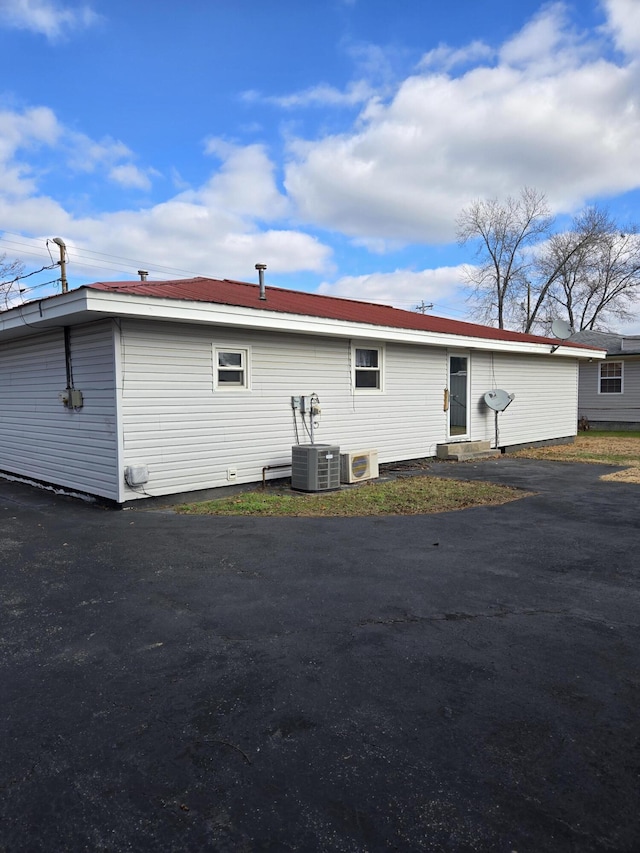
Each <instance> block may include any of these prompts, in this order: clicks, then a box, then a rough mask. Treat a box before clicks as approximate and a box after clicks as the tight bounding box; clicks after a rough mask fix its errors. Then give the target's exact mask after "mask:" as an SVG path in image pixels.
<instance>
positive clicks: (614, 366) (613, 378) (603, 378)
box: [600, 361, 622, 394]
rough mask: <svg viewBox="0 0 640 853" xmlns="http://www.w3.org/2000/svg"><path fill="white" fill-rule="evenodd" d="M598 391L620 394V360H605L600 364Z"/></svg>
mask: <svg viewBox="0 0 640 853" xmlns="http://www.w3.org/2000/svg"><path fill="white" fill-rule="evenodd" d="M600 393H601V394H622V362H621V361H605V362H602V363H601V364H600Z"/></svg>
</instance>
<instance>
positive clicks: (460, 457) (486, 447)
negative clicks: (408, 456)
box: [436, 441, 501, 462]
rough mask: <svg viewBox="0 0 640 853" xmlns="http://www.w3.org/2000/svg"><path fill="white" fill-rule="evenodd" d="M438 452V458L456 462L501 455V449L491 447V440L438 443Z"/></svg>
mask: <svg viewBox="0 0 640 853" xmlns="http://www.w3.org/2000/svg"><path fill="white" fill-rule="evenodd" d="M436 454H437V457H438V459H448V460H450V461H454V462H466V461H467V460H468V459H490V458H492V457H496V456H501V453H500V451H499V450H494V449H492V448H491V442H490V441H451V442H448V443H447V444H438V445H437V447H436Z"/></svg>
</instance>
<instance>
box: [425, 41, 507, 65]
mask: <svg viewBox="0 0 640 853" xmlns="http://www.w3.org/2000/svg"><path fill="white" fill-rule="evenodd" d="M494 56H495V51H494V50H493V49H492V48H490V47H489V46H488V45H486V44H485V43H484V42H481V41H472V42H471V44H468V45H465V46H464V47H461V48H452V47H450V46H449V45H447V44H440V45H438V47H435V48H433V50H430V51H429V52H428V53H425V55H424V56H423V57H422V59H421V60H420V63H419V64H418V68H425V69H429V68H437V69H438V70H440V71H451V70H452V69H453V68H455V67H456V66H458V65H467V64H469V63H473V62H482V61H485V60H486V61H488V60H491V59H493V58H494Z"/></svg>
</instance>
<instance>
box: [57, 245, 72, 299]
mask: <svg viewBox="0 0 640 853" xmlns="http://www.w3.org/2000/svg"><path fill="white" fill-rule="evenodd" d="M53 242H54V243H55V244H56V245H57V246H59V248H60V282H61V284H62V292H63V293H66V292H67V291H68V290H69V285H68V283H67V259H66V257H65V253H66V251H67V246H66V244H65V242H64V240H63V239H62V237H54V238H53Z"/></svg>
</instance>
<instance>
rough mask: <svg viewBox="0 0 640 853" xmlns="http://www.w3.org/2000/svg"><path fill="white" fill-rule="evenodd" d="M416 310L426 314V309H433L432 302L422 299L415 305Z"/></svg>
mask: <svg viewBox="0 0 640 853" xmlns="http://www.w3.org/2000/svg"><path fill="white" fill-rule="evenodd" d="M415 310H416V311H419V312H420V314H426V313H427V311H432V310H433V302H425V301H424V299H423V300H422V302H421V303H420V304H419V305H416V308H415Z"/></svg>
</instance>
